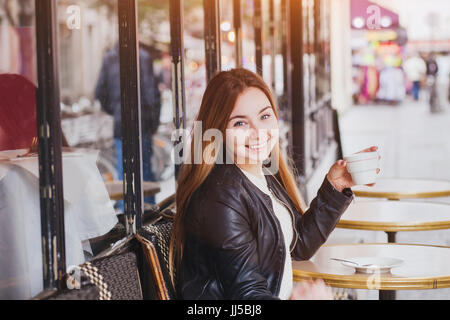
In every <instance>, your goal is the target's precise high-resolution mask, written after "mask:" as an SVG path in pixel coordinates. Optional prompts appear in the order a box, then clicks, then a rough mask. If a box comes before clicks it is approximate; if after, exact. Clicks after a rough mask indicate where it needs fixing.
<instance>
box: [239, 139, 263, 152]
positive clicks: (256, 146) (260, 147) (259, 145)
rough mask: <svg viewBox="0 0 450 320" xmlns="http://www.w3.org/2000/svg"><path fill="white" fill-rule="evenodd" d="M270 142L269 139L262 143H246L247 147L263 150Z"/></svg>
mask: <svg viewBox="0 0 450 320" xmlns="http://www.w3.org/2000/svg"><path fill="white" fill-rule="evenodd" d="M268 142H269V140H268V141H266V142H264V143H261V144H254V145H245V147H246V148H248V149H250V150H254V151H261V150H262V149H263V148H265V147H267V144H268Z"/></svg>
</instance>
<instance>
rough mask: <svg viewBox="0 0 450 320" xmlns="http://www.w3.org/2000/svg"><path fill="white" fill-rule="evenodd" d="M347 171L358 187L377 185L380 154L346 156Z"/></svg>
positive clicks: (366, 153) (365, 153) (369, 153)
mask: <svg viewBox="0 0 450 320" xmlns="http://www.w3.org/2000/svg"><path fill="white" fill-rule="evenodd" d="M344 160H345V161H346V162H347V171H348V172H349V173H350V174H351V176H352V179H353V182H354V183H355V184H356V185H364V184H371V183H375V181H376V178H377V168H378V152H377V151H373V152H362V153H355V154H352V155H349V156H345V157H344Z"/></svg>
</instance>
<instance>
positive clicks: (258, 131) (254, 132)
mask: <svg viewBox="0 0 450 320" xmlns="http://www.w3.org/2000/svg"><path fill="white" fill-rule="evenodd" d="M266 131H267V130H266V129H264V128H258V127H256V126H253V125H252V126H250V128H249V133H248V137H249V138H250V139H251V140H252V141H259V140H260V139H263V138H264V137H265V136H267V132H266Z"/></svg>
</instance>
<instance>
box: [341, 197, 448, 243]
mask: <svg viewBox="0 0 450 320" xmlns="http://www.w3.org/2000/svg"><path fill="white" fill-rule="evenodd" d="M337 227H338V228H345V229H359V230H372V231H384V232H386V233H387V234H388V242H390V243H393V242H395V235H396V232H398V231H428V230H442V229H450V205H449V204H446V203H434V202H408V201H356V202H353V203H352V204H351V205H350V206H349V207H348V208H347V210H346V211H345V213H344V214H343V215H342V217H341V220H340V221H339V223H338V225H337Z"/></svg>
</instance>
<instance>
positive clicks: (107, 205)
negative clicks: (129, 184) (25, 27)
mask: <svg viewBox="0 0 450 320" xmlns="http://www.w3.org/2000/svg"><path fill="white" fill-rule="evenodd" d="M57 8H58V11H57V13H58V45H59V77H60V94H61V127H62V130H63V134H64V137H65V140H66V142H67V143H66V145H64V146H63V181H64V200H65V201H64V209H65V227H66V262H67V265H68V268H70V266H76V265H79V264H82V263H83V262H85V261H87V260H90V259H91V258H92V257H93V256H94V255H96V254H97V253H99V252H100V251H101V250H103V249H106V248H107V246H109V244H104V243H101V242H99V241H96V239H98V238H100V237H102V236H104V235H105V234H108V233H109V232H113V231H114V230H116V229H115V226H116V225H117V222H118V219H117V216H116V215H117V214H118V213H121V212H122V211H123V205H122V204H121V202H120V201H117V200H119V199H120V198H122V197H123V195H122V194H123V191H122V189H123V188H122V183H121V180H122V170H121V164H122V159H121V153H120V136H121V130H120V124H121V111H120V73H119V53H118V38H119V36H118V22H117V5H116V3H115V2H114V1H107V2H106V1H88V0H82V1H63V0H58V1H57ZM119 159H120V160H119Z"/></svg>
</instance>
